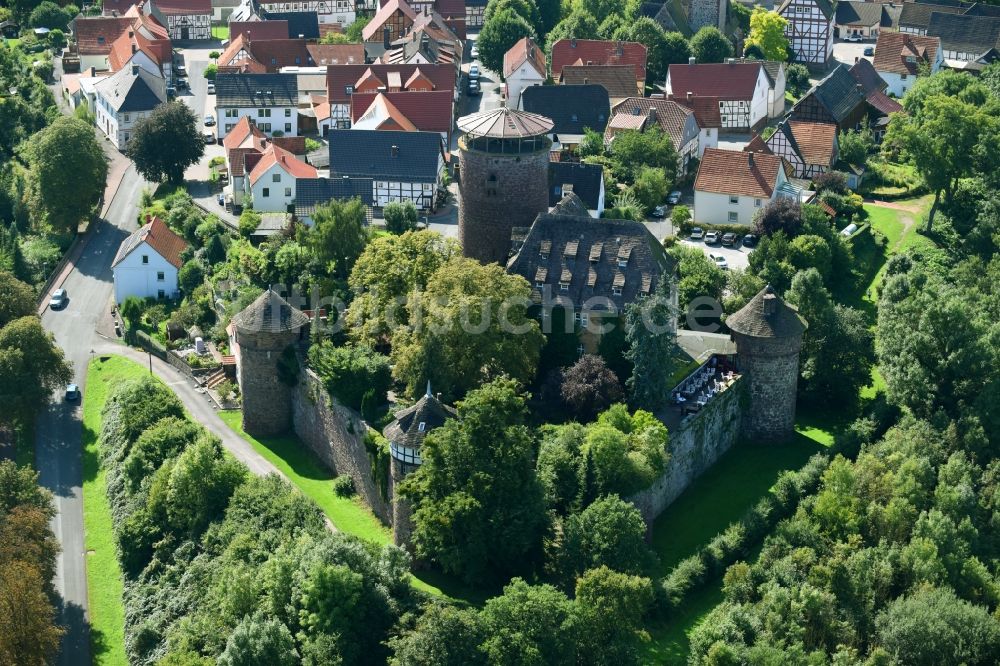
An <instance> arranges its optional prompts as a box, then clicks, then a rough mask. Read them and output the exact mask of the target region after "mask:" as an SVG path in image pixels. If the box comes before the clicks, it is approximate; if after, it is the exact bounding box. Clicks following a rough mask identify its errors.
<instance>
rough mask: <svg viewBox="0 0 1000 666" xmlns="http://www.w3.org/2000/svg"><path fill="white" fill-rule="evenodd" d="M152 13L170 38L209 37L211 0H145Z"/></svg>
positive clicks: (210, 31) (210, 33)
mask: <svg viewBox="0 0 1000 666" xmlns="http://www.w3.org/2000/svg"><path fill="white" fill-rule="evenodd" d="M146 13H149V14H152V15H153V16H155V17H156V18H157V20H159V22H160V23H162V24H163V25H164V26H165V27H166V28H167V31H168V32H169V33H170V39H181V40H189V39H211V38H212V0H147V2H146Z"/></svg>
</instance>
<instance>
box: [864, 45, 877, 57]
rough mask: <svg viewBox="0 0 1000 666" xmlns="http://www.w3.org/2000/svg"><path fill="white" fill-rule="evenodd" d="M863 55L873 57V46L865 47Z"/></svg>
mask: <svg viewBox="0 0 1000 666" xmlns="http://www.w3.org/2000/svg"><path fill="white" fill-rule="evenodd" d="M865 55H866V56H873V55H875V47H874V46H866V47H865Z"/></svg>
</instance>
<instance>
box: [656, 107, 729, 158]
mask: <svg viewBox="0 0 1000 666" xmlns="http://www.w3.org/2000/svg"><path fill="white" fill-rule="evenodd" d="M667 99H668V100H670V101H673V102H676V103H677V104H680V105H681V106H683V107H684V108H685V109H688V110H689V111H691V113H693V114H694V119H695V122H697V123H698V128H699V131H698V159H701V155H702V153H704V152H705V149H706V148H715V147H716V146H718V145H719V132H721V131H722V116H721V115H720V114H719V98H718V97H695V96H694V95H686V96H683V97H680V98H678V97H674V96H672V95H668V96H667Z"/></svg>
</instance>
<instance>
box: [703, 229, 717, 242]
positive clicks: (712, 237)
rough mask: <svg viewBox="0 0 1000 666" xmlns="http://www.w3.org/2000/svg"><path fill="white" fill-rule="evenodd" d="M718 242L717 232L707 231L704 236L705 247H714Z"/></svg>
mask: <svg viewBox="0 0 1000 666" xmlns="http://www.w3.org/2000/svg"><path fill="white" fill-rule="evenodd" d="M718 242H719V232H718V231H709V232H708V233H707V234H705V245H714V244H715V243H718Z"/></svg>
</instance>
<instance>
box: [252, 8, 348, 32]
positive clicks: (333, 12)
mask: <svg viewBox="0 0 1000 666" xmlns="http://www.w3.org/2000/svg"><path fill="white" fill-rule="evenodd" d="M259 7H260V13H261V14H263V16H262V17H261V18H265V19H268V20H270V19H276V18H280V19H288V18H289V17H290V16H291V15H293V14H294V15H304V16H306V17H307V18H306V20H307V21H308V22H309V23H308V24H306V26H305V27H306V30H300V31H301V32H303V34H302V36H303V37H305V38H306V39H319V29H318V26H319V25H330V24H333V25H340V26H341V27H344V28H346V27H347V26H349V25H350V24H352V23H354V21H355V18H356V16H357V14H356V11H355V3H354V0H302V2H287V1H283V0H278V1H277V2H271V1H270V0H260V2H259ZM310 15H311V16H310ZM295 19H296V17H295V16H292V17H291V20H292V21H295ZM313 23H314V24H315V25H316V26H317V27H316V28H314V29H313V30H315V34H309V33H310V32H312V30H309V29H308V27H309V25H311V24H313ZM298 36H299V33H298V32H291V33H289V34H288V35H286V37H298Z"/></svg>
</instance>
